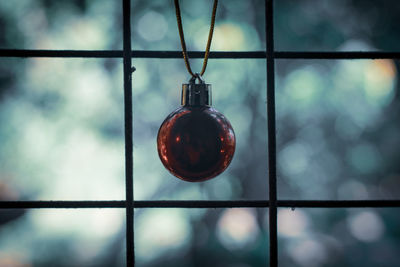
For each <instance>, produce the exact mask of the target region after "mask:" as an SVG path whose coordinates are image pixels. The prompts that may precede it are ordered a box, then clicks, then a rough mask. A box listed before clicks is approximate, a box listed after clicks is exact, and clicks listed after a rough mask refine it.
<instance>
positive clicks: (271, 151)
mask: <svg viewBox="0 0 400 267" xmlns="http://www.w3.org/2000/svg"><path fill="white" fill-rule="evenodd" d="M121 1H122V12H123V18H122V20H123V50H29V49H0V58H3V57H17V58H25V57H46V58H122V59H123V65H124V78H123V79H124V123H125V125H124V127H125V175H126V176H125V191H126V192H125V195H126V197H125V200H110V201H85V200H83V201H40V200H39V201H0V208H1V209H42V208H46V209H68V208H122V209H125V210H126V263H127V266H134V265H135V253H134V208H245V207H247V208H269V233H270V235H269V256H270V258H269V263H270V266H273V267H276V266H278V237H277V209H278V208H283V207H287V208H367V207H371V208H387V207H400V200H279V199H278V198H277V181H276V179H277V175H276V125H275V111H276V109H275V60H276V59H325V60H326V59H400V52H378V51H372V52H359V51H357V52H320V51H313V52H302V51H301V52H290V51H276V50H275V48H274V29H273V21H274V11H273V2H274V0H265V23H266V28H265V31H266V44H267V45H266V50H265V51H244V52H234V51H226V52H211V53H210V58H225V59H239V58H241V59H254V58H261V59H266V65H267V72H266V77H267V123H268V181H269V200H249V201H246V200H237V201H236V200H229V201H208V200H201V201H197V200H186V201H180V200H176V201H174V200H171V201H169V200H168V201H166V200H154V201H140V200H135V199H134V195H133V163H134V162H133V121H132V115H133V114H132V106H133V103H132V72H131V71H132V70H131V67H132V58H159V59H162V58H182V52H181V51H148V50H146V51H143V50H132V47H131V0H121ZM188 54H189V56H190V57H191V58H203V57H204V52H197V51H189V52H188Z"/></svg>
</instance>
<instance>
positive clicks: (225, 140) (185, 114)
mask: <svg viewBox="0 0 400 267" xmlns="http://www.w3.org/2000/svg"><path fill="white" fill-rule="evenodd" d="M198 77H199V80H200V81H201V83H200V84H196V83H195V81H194V80H193V78H192V79H191V82H190V83H189V84H183V88H182V106H181V107H180V108H178V109H177V110H175V111H173V112H172V113H171V114H170V115H169V116H168V117H167V118H166V119H165V120H164V122H163V123H162V125H161V127H160V129H159V131H158V136H157V147H158V154H159V156H160V159H161V161H162V163H163V164H164V166H165V167H166V168H167V169H168V170H169V171H170V172H171V173H172V174H173V175H175V176H176V177H178V178H180V179H182V180H185V181H189V182H200V181H205V180H208V179H211V178H213V177H215V176H217V175H218V174H220V173H221V172H223V171H224V170H225V169H226V168H227V167H228V165H229V164H230V162H231V160H232V157H233V154H234V152H235V143H236V140H235V133H234V131H233V129H232V126H231V124H230V123H229V121H228V120H227V119H226V118H225V116H224V115H223V114H222V113H220V112H218V111H217V110H216V109H214V108H212V107H211V106H210V102H211V97H210V95H211V85H209V84H205V83H204V81H202V80H201V79H200V76H198Z"/></svg>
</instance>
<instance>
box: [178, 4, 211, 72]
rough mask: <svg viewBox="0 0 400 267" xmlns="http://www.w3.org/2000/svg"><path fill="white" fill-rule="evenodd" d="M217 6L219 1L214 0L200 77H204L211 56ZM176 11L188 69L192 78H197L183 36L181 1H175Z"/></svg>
mask: <svg viewBox="0 0 400 267" xmlns="http://www.w3.org/2000/svg"><path fill="white" fill-rule="evenodd" d="M217 6H218V0H214V6H213V11H212V15H211V25H210V32H209V33H208V41H207V46H206V52H205V54H204V61H203V68H202V69H201V72H200V76H203V74H204V72H205V71H206V68H207V61H208V56H209V55H210V47H211V40H212V36H213V32H214V24H215V14H216V13H217ZM175 11H176V21H177V23H178V30H179V37H180V39H181V45H182V54H183V59H184V60H185V65H186V69H187V70H188V72H189V73H190V75H192V77H196V75H195V74H194V73H193V71H192V69H191V68H190V63H189V56H188V54H187V51H186V43H185V36H184V34H183V27H182V18H181V9H180V7H179V0H175Z"/></svg>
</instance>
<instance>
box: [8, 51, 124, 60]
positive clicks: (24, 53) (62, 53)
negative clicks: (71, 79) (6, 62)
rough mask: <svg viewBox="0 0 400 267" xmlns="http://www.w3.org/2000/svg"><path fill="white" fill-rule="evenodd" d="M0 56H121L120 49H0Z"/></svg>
mask: <svg viewBox="0 0 400 267" xmlns="http://www.w3.org/2000/svg"><path fill="white" fill-rule="evenodd" d="M0 57H55V58H58V57H59V58H71V57H72V58H122V50H25V49H0Z"/></svg>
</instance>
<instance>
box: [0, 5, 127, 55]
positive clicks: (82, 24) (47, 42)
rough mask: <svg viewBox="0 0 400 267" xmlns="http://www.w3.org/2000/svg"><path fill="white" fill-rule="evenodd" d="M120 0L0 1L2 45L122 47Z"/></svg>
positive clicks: (77, 47) (52, 47) (50, 47)
mask: <svg viewBox="0 0 400 267" xmlns="http://www.w3.org/2000/svg"><path fill="white" fill-rule="evenodd" d="M120 3H121V1H113V0H96V1H44V0H40V1H38V0H19V1H0V28H1V29H2V30H1V32H2V34H1V37H0V47H1V48H27V49H118V48H119V49H121V48H122V41H121V32H122V26H121V21H122V16H121V10H122V8H121V4H120Z"/></svg>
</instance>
